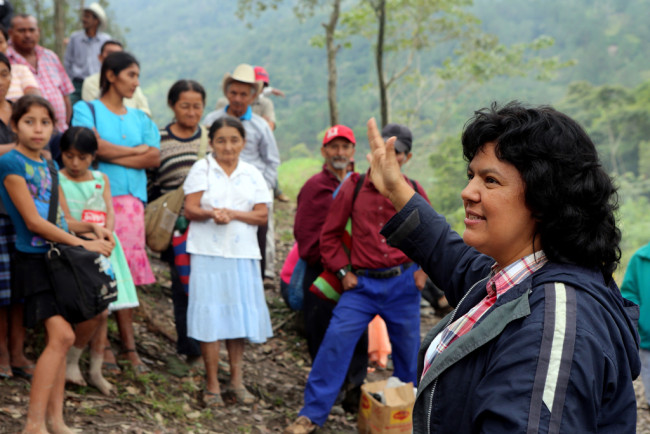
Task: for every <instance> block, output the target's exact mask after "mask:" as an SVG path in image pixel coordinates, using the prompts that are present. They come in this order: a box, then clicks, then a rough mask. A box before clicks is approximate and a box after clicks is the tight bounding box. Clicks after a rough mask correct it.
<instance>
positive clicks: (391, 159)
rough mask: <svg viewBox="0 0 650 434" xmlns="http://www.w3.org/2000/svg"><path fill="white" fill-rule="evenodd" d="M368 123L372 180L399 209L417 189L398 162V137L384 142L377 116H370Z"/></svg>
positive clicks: (378, 189) (369, 160)
mask: <svg viewBox="0 0 650 434" xmlns="http://www.w3.org/2000/svg"><path fill="white" fill-rule="evenodd" d="M367 125H368V143H369V144H370V154H368V156H367V158H368V162H369V163H370V180H371V181H372V183H373V184H374V186H375V188H376V189H377V191H379V192H380V193H381V194H382V195H384V196H386V197H387V198H388V199H390V201H391V202H392V203H393V206H395V209H396V210H397V211H399V210H401V209H402V208H403V207H404V205H406V202H408V201H409V199H410V198H411V197H412V196H413V195H414V194H415V190H413V188H412V187H411V186H410V185H409V183H408V182H406V179H405V178H404V175H402V171H401V169H400V166H399V163H398V162H397V154H395V140H396V138H395V137H391V138H390V139H388V140H387V141H386V142H384V139H383V138H382V137H381V134H380V132H379V129H378V128H377V123H376V122H375V118H370V120H369V121H368V124H367Z"/></svg>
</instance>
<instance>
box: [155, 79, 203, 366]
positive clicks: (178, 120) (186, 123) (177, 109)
mask: <svg viewBox="0 0 650 434" xmlns="http://www.w3.org/2000/svg"><path fill="white" fill-rule="evenodd" d="M167 105H168V106H169V108H170V109H171V110H172V112H173V113H174V118H173V119H172V122H171V123H170V124H169V125H167V126H166V127H165V128H163V129H161V130H160V167H158V168H156V169H154V170H152V171H150V173H151V183H150V187H151V188H150V189H149V191H150V194H151V196H152V197H151V198H150V200H153V199H155V198H156V197H157V196H159V195H162V194H165V193H169V192H170V191H173V190H175V189H177V188H179V187H180V186H181V185H183V182H184V181H185V178H186V177H187V174H188V173H189V171H190V169H191V168H192V165H193V164H194V163H196V161H197V160H198V159H199V158H202V157H203V156H204V155H205V153H206V150H207V151H209V149H208V146H207V144H208V131H207V129H206V128H204V127H203V126H201V125H199V121H200V120H201V118H202V117H203V109H204V107H205V89H203V86H201V85H200V84H199V83H197V82H196V81H194V80H185V79H183V80H178V81H177V82H176V83H174V84H173V85H172V87H171V88H170V89H169V92H168V94H167ZM177 229H178V230H179V231H181V232H185V230H186V229H187V220H186V219H185V218H184V217H181V218H180V219H179V221H178V224H177ZM161 258H162V259H163V260H165V261H166V262H167V263H168V264H169V269H170V277H171V282H172V301H173V303H174V320H175V322H176V334H177V336H178V340H177V341H176V351H177V352H178V354H183V355H185V356H186V357H187V361H188V362H189V363H191V364H193V363H195V362H198V361H199V360H200V357H201V348H200V347H199V343H198V342H197V341H195V340H194V339H192V338H188V337H187V294H186V293H185V290H184V289H183V284H182V283H181V281H180V278H179V275H178V271H177V270H176V267H175V265H174V250H173V248H172V246H169V248H168V249H167V250H165V251H164V252H162V254H161Z"/></svg>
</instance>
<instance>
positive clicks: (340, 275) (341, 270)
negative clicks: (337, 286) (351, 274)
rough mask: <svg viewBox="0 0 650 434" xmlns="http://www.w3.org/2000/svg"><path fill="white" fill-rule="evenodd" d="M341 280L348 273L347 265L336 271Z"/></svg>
mask: <svg viewBox="0 0 650 434" xmlns="http://www.w3.org/2000/svg"><path fill="white" fill-rule="evenodd" d="M334 274H335V275H336V277H338V278H339V280H343V278H344V277H345V275H346V274H348V269H347V268H346V267H343V268H341V269H340V270H339V271H337V272H336V273H334Z"/></svg>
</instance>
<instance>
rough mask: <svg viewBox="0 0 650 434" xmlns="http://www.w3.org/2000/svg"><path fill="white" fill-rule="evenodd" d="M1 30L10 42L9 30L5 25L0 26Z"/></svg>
mask: <svg viewBox="0 0 650 434" xmlns="http://www.w3.org/2000/svg"><path fill="white" fill-rule="evenodd" d="M0 32H2V35H3V36H4V37H5V41H7V42H9V32H7V29H5V26H0Z"/></svg>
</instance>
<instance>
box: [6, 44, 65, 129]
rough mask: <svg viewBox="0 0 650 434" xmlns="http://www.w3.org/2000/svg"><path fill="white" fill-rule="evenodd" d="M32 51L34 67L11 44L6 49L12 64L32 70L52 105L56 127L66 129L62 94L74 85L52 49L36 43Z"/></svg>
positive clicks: (44, 95) (43, 93) (42, 91)
mask: <svg viewBox="0 0 650 434" xmlns="http://www.w3.org/2000/svg"><path fill="white" fill-rule="evenodd" d="M34 51H35V52H36V66H37V67H36V68H34V67H33V66H32V65H31V64H30V63H29V62H28V61H27V60H25V58H24V57H23V56H21V55H20V54H18V52H17V51H16V50H15V49H14V47H13V46H12V45H10V46H9V48H8V49H7V57H8V58H9V61H10V62H11V63H12V64H13V63H16V64H19V65H26V66H27V67H28V68H29V69H30V71H32V74H34V77H36V81H37V82H38V87H39V89H40V90H41V94H42V95H43V97H44V98H45V99H46V100H48V101H49V102H50V104H52V107H54V114H55V115H56V129H57V130H59V131H65V130H67V129H68V123H67V122H66V115H65V100H64V96H67V95H69V94H71V93H72V92H74V86H73V85H72V82H71V81H70V79H69V78H68V74H66V73H65V70H64V69H63V65H61V61H60V60H59V58H58V57H57V56H56V54H54V52H53V51H51V50H48V49H47V48H43V47H41V46H40V45H37V46H36V47H35V48H34Z"/></svg>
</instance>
